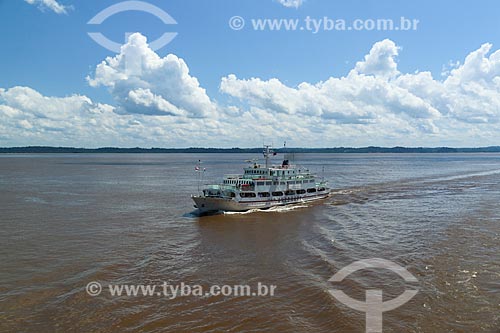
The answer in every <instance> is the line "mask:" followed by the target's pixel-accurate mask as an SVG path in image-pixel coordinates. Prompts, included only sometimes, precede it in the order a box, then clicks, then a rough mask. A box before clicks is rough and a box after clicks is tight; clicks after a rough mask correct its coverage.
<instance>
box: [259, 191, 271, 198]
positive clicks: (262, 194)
mask: <svg viewBox="0 0 500 333" xmlns="http://www.w3.org/2000/svg"><path fill="white" fill-rule="evenodd" d="M269 196H271V193H269V192H259V197H261V198H267V197H269Z"/></svg>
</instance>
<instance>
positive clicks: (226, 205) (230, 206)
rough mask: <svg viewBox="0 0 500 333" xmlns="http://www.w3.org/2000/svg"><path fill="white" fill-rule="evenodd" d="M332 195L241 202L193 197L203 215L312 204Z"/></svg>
mask: <svg viewBox="0 0 500 333" xmlns="http://www.w3.org/2000/svg"><path fill="white" fill-rule="evenodd" d="M329 195H330V192H329V191H325V192H323V193H317V194H314V195H309V196H308V195H304V196H294V197H288V198H283V199H269V200H240V201H237V200H235V199H234V198H220V197H205V196H192V199H193V201H194V202H195V207H196V208H198V210H199V212H200V213H201V214H207V213H213V212H220V211H222V212H245V211H248V210H251V209H269V208H271V207H278V206H286V205H293V204H300V203H305V202H312V201H316V200H321V199H325V198H327V197H328V196H329Z"/></svg>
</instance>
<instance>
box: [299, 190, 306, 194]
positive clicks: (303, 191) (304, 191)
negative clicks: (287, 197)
mask: <svg viewBox="0 0 500 333" xmlns="http://www.w3.org/2000/svg"><path fill="white" fill-rule="evenodd" d="M304 193H306V190H297V194H304Z"/></svg>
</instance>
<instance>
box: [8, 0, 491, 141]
mask: <svg viewBox="0 0 500 333" xmlns="http://www.w3.org/2000/svg"><path fill="white" fill-rule="evenodd" d="M499 12H500V3H499V2H498V1H493V0H478V1H474V2H472V1H461V2H457V1H449V0H433V1H429V0H422V1H413V2H409V1H396V0H377V1H375V0H364V1H362V0H354V1H328V0H240V1H233V0H213V1H198V0H148V1H111V0H100V1H96V0H85V1H83V0H79V1H78V0H0V29H1V31H3V32H4V33H3V34H2V35H1V36H0V47H1V51H2V52H1V53H0V146H2V147H11V146H27V145H50V146H73V147H89V148H91V147H103V146H115V147H179V148H181V147H194V146H196V147H255V146H260V145H262V144H264V143H266V144H273V145H275V146H281V145H282V143H283V142H284V141H287V145H288V146H295V147H339V146H344V147H361V146H409V147H417V146H452V147H477V146H490V145H500V51H497V50H498V49H499V48H500V19H499V15H500V14H498V13H499ZM271 20H274V21H271ZM388 20H392V26H391V27H392V29H389V28H387V26H386V28H384V26H383V25H384V24H387V21H388ZM89 22H91V23H93V24H89ZM377 22H378V24H379V25H380V26H379V28H377V27H376V26H377ZM294 23H295V26H294V25H293V24H294ZM382 23H384V24H382ZM273 24H274V26H273ZM278 24H281V25H280V26H278ZM333 26H335V29H333V28H332V27H333ZM97 35H98V36H100V38H101V39H98V38H95V36H97ZM92 36H93V37H94V38H92ZM162 36H163V37H164V38H163V39H164V40H162ZM103 39H106V40H108V41H109V42H110V43H111V44H112V45H114V47H110V44H109V43H108V44H106V43H103V42H102V40H103ZM162 41H163V42H162Z"/></svg>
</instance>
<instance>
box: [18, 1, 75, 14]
mask: <svg viewBox="0 0 500 333" xmlns="http://www.w3.org/2000/svg"><path fill="white" fill-rule="evenodd" d="M24 1H26V2H27V3H29V4H30V5H36V6H38V8H40V9H41V10H47V9H48V10H51V11H53V12H54V13H56V14H67V13H68V9H69V7H68V6H64V5H62V4H60V3H59V2H57V1H56V0H24Z"/></svg>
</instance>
